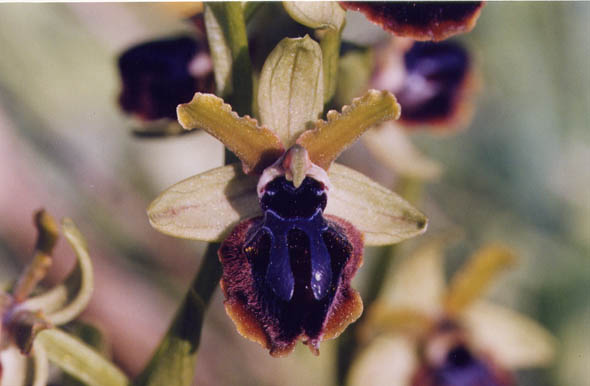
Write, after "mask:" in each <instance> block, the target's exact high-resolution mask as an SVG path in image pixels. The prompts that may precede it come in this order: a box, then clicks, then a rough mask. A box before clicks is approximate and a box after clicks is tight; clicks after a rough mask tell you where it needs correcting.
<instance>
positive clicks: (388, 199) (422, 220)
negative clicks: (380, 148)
mask: <svg viewBox="0 0 590 386" xmlns="http://www.w3.org/2000/svg"><path fill="white" fill-rule="evenodd" d="M328 175H329V176H330V182H331V183H332V189H331V190H330V191H329V193H328V205H327V207H326V210H325V213H326V214H331V215H334V216H338V217H340V218H343V219H345V220H347V221H349V222H350V223H352V225H354V226H355V227H356V228H357V229H358V230H359V231H361V232H362V233H363V234H364V236H365V244H366V245H387V244H395V243H398V242H400V241H402V240H405V239H407V238H410V237H414V236H416V235H419V234H420V233H423V232H424V231H425V230H426V225H427V218H426V216H424V215H423V214H422V213H420V212H419V211H418V210H417V209H416V208H414V207H413V206H412V205H410V204H409V203H408V202H406V201H405V200H404V199H402V198H401V197H400V196H398V195H397V194H395V193H393V192H392V191H390V190H389V189H386V188H384V187H383V186H381V185H379V184H378V183H376V182H375V181H373V180H371V179H370V178H368V177H366V176H365V175H364V174H362V173H359V172H357V171H355V170H353V169H350V168H348V167H346V166H342V165H339V164H334V165H332V168H331V169H330V171H329V173H328Z"/></svg>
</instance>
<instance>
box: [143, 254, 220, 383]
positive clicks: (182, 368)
mask: <svg viewBox="0 0 590 386" xmlns="http://www.w3.org/2000/svg"><path fill="white" fill-rule="evenodd" d="M218 249H219V244H217V243H211V244H209V246H208V247H207V250H206V252H205V256H204V258H203V262H202V263H201V266H200V267H199V270H198V272H197V275H196V277H195V278H194V280H193V282H192V284H191V286H190V288H189V290H188V292H187V294H186V296H185V298H184V301H183V302H182V305H181V306H180V309H179V310H178V312H177V314H176V316H175V317H174V321H173V322H172V325H171V326H170V328H169V329H168V332H167V333H166V336H165V337H164V339H162V341H161V342H160V345H159V346H158V349H157V350H156V353H155V354H154V356H153V357H152V359H151V360H150V362H149V364H148V366H147V367H146V368H145V370H144V371H143V372H142V373H141V374H140V375H139V377H138V378H137V380H136V381H135V384H136V385H169V386H186V385H190V384H192V381H193V378H194V375H195V361H196V357H197V349H198V347H199V342H200V338H201V327H202V325H203V319H204V317H205V311H206V310H207V306H208V305H209V301H210V300H211V297H212V295H213V293H214V292H215V288H217V284H218V283H219V279H220V278H221V264H220V263H219V259H218V257H217V250H218Z"/></svg>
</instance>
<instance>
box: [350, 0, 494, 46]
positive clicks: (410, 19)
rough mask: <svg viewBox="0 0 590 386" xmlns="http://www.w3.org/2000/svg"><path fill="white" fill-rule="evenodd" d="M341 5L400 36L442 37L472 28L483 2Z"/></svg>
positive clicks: (379, 2) (425, 38)
mask: <svg viewBox="0 0 590 386" xmlns="http://www.w3.org/2000/svg"><path fill="white" fill-rule="evenodd" d="M340 4H341V5H342V6H343V7H344V8H347V9H350V10H353V11H359V12H362V13H363V14H364V15H365V16H366V17H367V18H368V19H369V20H370V21H372V22H373V23H375V24H377V25H379V26H380V27H382V28H383V29H384V30H386V31H389V32H391V33H393V34H395V35H397V36H400V37H408V38H412V39H414V40H434V41H439V40H444V39H446V38H449V37H451V36H453V35H456V34H460V33H464V32H469V31H471V30H472V29H473V27H475V23H476V22H477V18H478V17H479V14H480V12H481V8H482V7H483V1H464V2H449V1H424V2H409V1H407V2H406V1H400V2H386V1H376V2H374V1H367V2H364V1H363V2H361V1H343V2H341V3H340Z"/></svg>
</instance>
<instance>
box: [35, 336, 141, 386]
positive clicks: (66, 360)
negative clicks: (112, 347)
mask: <svg viewBox="0 0 590 386" xmlns="http://www.w3.org/2000/svg"><path fill="white" fill-rule="evenodd" d="M37 343H39V344H40V345H42V346H43V348H44V349H45V351H46V352H47V357H48V358H49V360H50V361H51V362H53V363H55V364H56V365H57V366H59V367H60V368H61V369H62V370H64V371H65V372H67V373H68V374H70V375H72V376H74V377H76V378H77V379H79V380H81V381H83V382H85V383H86V384H88V385H90V386H94V385H96V386H122V385H128V384H129V380H128V379H127V377H126V376H125V374H123V372H122V371H121V370H119V369H118V368H117V367H115V365H113V364H112V363H111V362H109V361H108V360H106V359H105V358H104V357H103V356H102V355H100V354H98V353H96V352H95V351H94V350H92V349H91V348H90V347H89V346H87V345H86V344H84V343H82V342H81V341H79V340H78V339H76V338H74V337H71V336H70V335H68V334H66V333H65V332H63V331H60V330H57V329H49V330H44V331H42V332H40V333H39V335H37V339H36V341H35V345H36V344H37Z"/></svg>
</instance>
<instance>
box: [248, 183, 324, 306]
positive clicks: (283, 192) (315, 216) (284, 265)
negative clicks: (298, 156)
mask: <svg viewBox="0 0 590 386" xmlns="http://www.w3.org/2000/svg"><path fill="white" fill-rule="evenodd" d="M326 203H327V195H326V191H325V188H324V186H323V185H322V184H321V183H320V182H318V181H316V180H314V179H312V178H310V177H307V178H305V180H304V181H303V183H302V184H301V186H299V188H295V187H294V186H293V184H292V182H290V181H287V180H286V179H285V178H284V177H278V178H276V179H274V180H273V181H271V182H270V183H268V185H267V186H266V190H265V193H264V195H263V196H262V198H261V200H260V205H261V207H262V210H263V211H264V216H263V219H262V224H261V225H260V227H258V228H257V230H256V231H255V232H254V234H252V235H251V236H250V237H249V241H248V242H246V247H247V246H248V245H249V244H250V242H251V241H252V240H253V239H254V238H257V237H259V236H260V232H264V233H265V234H267V235H268V236H269V237H270V251H269V255H268V256H269V258H268V265H267V267H266V273H265V274H264V282H265V283H266V285H267V286H268V287H270V289H271V290H272V292H273V293H274V294H275V295H276V296H277V297H279V298H280V299H282V300H284V301H289V300H291V298H292V297H293V293H294V290H295V282H296V278H295V275H294V273H293V265H292V261H293V260H294V259H297V258H298V256H292V255H291V253H290V250H298V249H300V248H304V249H307V250H308V251H309V254H308V255H309V258H310V267H311V272H310V275H309V276H307V275H305V276H307V277H309V282H308V283H306V286H309V288H311V292H312V293H313V297H314V298H315V299H316V300H321V299H322V298H324V297H325V296H326V295H327V294H328V292H329V291H330V286H331V283H332V267H331V265H332V261H331V260H332V259H331V257H330V254H329V252H328V248H327V247H326V244H325V241H324V238H323V234H324V232H326V231H328V228H329V225H328V223H327V222H326V220H325V219H324V217H323V215H322V213H323V210H324V208H325V207H326ZM294 232H296V233H299V234H303V235H305V237H304V238H303V239H302V238H301V237H294V236H295V234H294ZM290 240H297V241H296V242H297V243H299V244H301V245H298V247H299V248H293V245H289V242H290Z"/></svg>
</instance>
